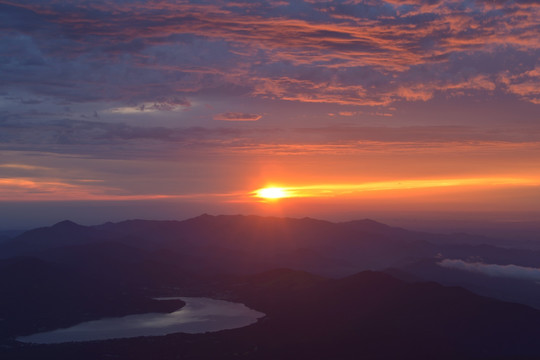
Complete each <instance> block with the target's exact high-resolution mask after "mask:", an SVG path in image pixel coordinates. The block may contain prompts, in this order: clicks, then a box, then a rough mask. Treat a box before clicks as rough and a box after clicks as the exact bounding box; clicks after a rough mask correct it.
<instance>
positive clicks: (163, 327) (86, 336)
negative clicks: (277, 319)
mask: <svg viewBox="0 0 540 360" xmlns="http://www.w3.org/2000/svg"><path fill="white" fill-rule="evenodd" d="M168 299H181V300H183V301H185V303H186V305H185V306H184V307H183V308H181V309H179V310H177V311H175V312H172V313H169V314H158V313H148V314H139V315H128V316H124V317H119V318H106V319H101V320H95V321H88V322H84V323H81V324H78V325H75V326H72V327H70V328H66V329H58V330H53V331H47V332H42V333H37V334H33V335H29V336H21V337H18V338H17V340H18V341H21V342H28V343H38V344H53V343H63V342H70V341H93V340H105V339H116V338H129V337H137V336H162V335H167V334H172V333H177V332H183V333H190V334H196V333H205V332H211V331H219V330H225V329H235V328H239V327H243V326H247V325H250V324H253V323H255V322H256V321H257V319H258V318H261V317H263V316H264V314H263V313H261V312H258V311H255V310H253V309H250V308H248V307H247V306H245V305H244V304H240V303H233V302H229V301H223V300H214V299H209V298H197V297H181V298H168Z"/></svg>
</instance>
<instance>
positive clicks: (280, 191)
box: [255, 187, 291, 199]
mask: <svg viewBox="0 0 540 360" xmlns="http://www.w3.org/2000/svg"><path fill="white" fill-rule="evenodd" d="M255 196H256V197H260V198H263V199H281V198H286V197H291V193H290V192H289V191H287V190H285V189H284V188H280V187H267V188H262V189H259V190H257V191H255Z"/></svg>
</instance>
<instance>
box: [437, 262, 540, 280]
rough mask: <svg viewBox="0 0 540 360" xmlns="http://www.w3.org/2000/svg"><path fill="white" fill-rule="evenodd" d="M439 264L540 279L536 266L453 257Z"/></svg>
mask: <svg viewBox="0 0 540 360" xmlns="http://www.w3.org/2000/svg"><path fill="white" fill-rule="evenodd" d="M437 264H438V265H439V266H442V267H445V268H451V269H458V270H463V271H470V272H474V273H479V274H484V275H488V276H494V277H506V278H517V279H525V280H534V281H540V268H534V267H526V266H518V265H512V264H510V265H498V264H485V263H482V262H466V261H463V260H451V259H444V260H442V261H440V262H439V263H437Z"/></svg>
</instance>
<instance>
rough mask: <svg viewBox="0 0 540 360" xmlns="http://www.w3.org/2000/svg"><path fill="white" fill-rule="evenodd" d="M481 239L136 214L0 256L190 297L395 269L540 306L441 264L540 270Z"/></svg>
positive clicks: (35, 233)
mask: <svg viewBox="0 0 540 360" xmlns="http://www.w3.org/2000/svg"><path fill="white" fill-rule="evenodd" d="M454 236H456V238H454ZM481 241H488V242H489V239H487V238H485V237H481V236H480V237H475V236H474V235H467V234H459V235H444V234H431V233H424V232H417V231H409V230H406V229H402V228H396V227H391V226H387V225H385V224H381V223H378V222H376V221H373V220H368V219H365V220H358V221H349V222H342V223H332V222H328V221H323V220H316V219H311V218H303V219H292V218H278V217H260V216H242V215H234V216H224V215H221V216H211V215H206V214H205V215H201V216H198V217H195V218H192V219H188V220H185V221H149V220H128V221H123V222H119V223H110V222H109V223H106V224H103V225H98V226H82V225H78V224H75V223H73V222H71V221H63V222H60V223H58V224H55V225H53V226H51V227H45V228H39V229H34V230H30V231H27V232H25V233H23V234H21V235H19V236H17V237H15V238H13V239H11V240H8V241H6V242H4V243H2V244H0V257H3V258H8V257H10V256H32V257H36V258H39V259H42V260H45V261H48V262H52V263H55V264H59V265H62V266H64V267H66V268H69V269H74V270H76V271H78V272H80V273H84V274H86V275H88V276H93V277H98V278H99V277H106V278H108V279H110V280H111V281H112V280H114V281H117V282H118V283H120V284H124V285H126V286H135V287H139V288H147V289H149V291H150V292H151V291H153V290H159V291H160V292H162V291H165V290H166V289H169V291H170V292H174V290H173V289H175V288H182V289H184V290H186V289H189V291H188V293H190V294H191V293H192V291H194V292H195V293H196V292H198V291H203V292H204V286H203V288H202V289H201V288H200V286H199V284H205V283H207V282H208V281H213V282H219V281H222V280H224V279H226V278H227V277H229V276H235V275H246V274H254V273H257V272H262V271H266V270H270V269H275V268H291V269H295V270H304V271H309V272H311V273H315V274H318V275H323V276H332V277H340V276H346V275H350V274H354V273H356V272H358V271H363V270H386V269H390V268H391V269H396V270H395V271H400V272H401V273H400V275H399V277H400V278H403V279H405V278H409V279H417V280H418V281H422V280H424V281H437V282H440V283H442V284H446V285H459V286H463V287H466V288H467V289H469V290H471V291H474V292H476V293H479V294H482V295H486V296H490V297H495V298H498V299H501V300H508V301H516V302H520V303H524V304H527V305H531V306H535V307H539V308H540V300H538V299H540V297H539V296H540V290H539V289H538V288H539V287H538V286H537V285H536V283H534V282H531V281H528V282H527V281H520V280H519V279H496V278H493V277H488V276H486V275H474V274H471V273H470V272H464V271H459V270H455V269H453V270H452V269H442V268H441V267H440V266H438V265H437V262H439V261H440V260H442V259H445V258H447V259H461V260H469V259H475V260H474V261H482V262H484V263H488V264H501V265H506V264H514V265H520V266H525V267H535V268H536V267H540V251H532V250H524V249H511V248H502V247H496V246H493V245H488V244H477V243H478V242H481ZM467 242H470V243H474V244H469V243H467ZM396 274H397V273H396ZM193 289H197V290H193Z"/></svg>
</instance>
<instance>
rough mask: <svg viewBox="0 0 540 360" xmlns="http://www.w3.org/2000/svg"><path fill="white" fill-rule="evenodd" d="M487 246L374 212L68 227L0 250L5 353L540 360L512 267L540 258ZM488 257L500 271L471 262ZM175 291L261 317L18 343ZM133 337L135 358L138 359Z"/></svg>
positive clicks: (532, 308)
mask: <svg viewBox="0 0 540 360" xmlns="http://www.w3.org/2000/svg"><path fill="white" fill-rule="evenodd" d="M489 242H490V239H488V238H485V237H482V236H475V235H468V234H459V235H456V234H453V235H447V234H433V233H425V232H417V231H409V230H406V229H402V228H396V227H391V226H387V225H384V224H381V223H378V222H376V221H373V220H359V221H351V222H343V223H332V222H327V221H322V220H316V219H310V218H304V219H290V218H275V217H258V216H241V215H237V216H211V215H202V216H199V217H196V218H193V219H188V220H185V221H149V220H129V221H124V222H119V223H106V224H102V225H97V226H82V225H79V224H76V223H74V222H71V221H63V222H60V223H57V224H55V225H53V226H50V227H44V228H38V229H33V230H30V231H27V232H24V233H22V234H19V235H17V236H15V237H11V238H9V239H6V240H4V241H2V242H1V243H0V270H1V272H0V274H1V275H0V283H1V284H2V289H1V291H2V292H3V294H2V296H1V297H0V309H1V310H2V312H1V313H0V318H1V319H2V320H1V321H0V345H1V346H0V356H2V358H6V359H7V358H10V357H13V358H17V359H32V358H39V357H38V353H41V354H47V353H48V354H49V355H50V357H49V358H57V359H63V358H66V359H67V358H70V357H69V356H71V357H77V358H81V359H85V358H88V359H96V358H101V357H102V356H103V354H104V353H110V354H116V355H115V356H116V357H118V358H125V359H128V358H130V359H131V358H133V359H138V358H141V359H142V358H148V356H147V357H142V356H143V355H142V354H148V352H152V350H151V349H154V350H155V351H157V352H158V353H159V354H162V356H161V355H160V356H161V357H160V356H158V355H155V354H154V355H152V358H163V359H168V358H174V357H171V356H172V355H171V354H176V355H175V356H177V355H178V354H179V353H178V351H179V347H180V346H181V347H182V348H183V349H184V350H182V351H184V352H185V353H184V355H182V356H184V357H180V358H200V359H209V358H223V359H228V358H231V359H232V358H246V359H272V358H288V359H302V358H312V359H314V358H321V359H323V358H324V359H329V358H333V359H353V358H366V359H391V358H393V359H412V358H436V359H468V358H470V359H484V358H485V359H495V358H501V359H503V358H504V359H510V358H516V357H517V356H523V357H528V356H530V357H531V358H535V357H540V346H537V345H536V343H537V342H536V339H537V338H538V335H539V331H538V330H537V329H538V328H540V327H539V325H540V311H539V310H537V309H540V290H539V288H540V286H538V284H537V280H536V279H535V278H534V276H533V277H520V276H516V275H515V274H520V273H521V272H525V273H534V272H535V271H536V269H537V268H538V267H540V256H539V255H540V253H539V252H538V251H532V250H528V249H519V248H507V247H504V248H503V247H497V246H494V245H490V244H489ZM445 260H446V261H450V262H451V264H465V266H462V267H461V268H460V267H457V266H454V267H451V266H443V265H444V264H445V263H444V261H445ZM483 266H484V267H486V266H492V267H493V266H495V267H496V269H497V270H498V273H496V274H494V273H487V272H482V271H477V270H475V269H482V267H483ZM276 269H281V270H276ZM516 269H517V270H518V271H516ZM509 270H512V271H514V274H513V275H512V274H510V275H512V276H513V277H512V276H507V274H506V273H505V271H506V272H509ZM179 295H183V296H190V295H196V296H210V297H219V298H226V299H231V300H236V301H240V302H243V303H245V304H246V305H248V306H250V307H252V308H254V309H256V310H259V311H262V312H264V313H265V314H267V316H266V317H265V318H263V319H262V320H261V321H259V322H258V323H257V324H255V325H252V326H250V327H248V328H245V329H236V330H230V331H224V332H219V333H215V334H206V335H205V334H202V335H187V334H174V335H169V336H165V337H163V338H152V339H153V340H152V341H149V340H147V339H132V340H111V341H105V342H100V344H101V345H99V346H92V344H88V343H77V344H61V345H40V346H37V345H36V346H31V345H21V344H19V343H17V342H16V341H14V340H13V339H14V338H15V337H16V336H20V335H26V334H30V333H33V332H36V331H44V330H51V329H55V328H58V327H63V326H70V325H73V324H76V323H78V322H81V321H86V320H89V319H96V318H100V317H108V316H122V315H126V314H131V313H142V312H153V311H158V312H169V311H173V310H174V309H177V308H178V307H180V306H182V303H181V302H178V301H172V302H165V303H161V302H157V301H154V300H152V298H153V297H157V296H179ZM210 343H211V344H213V345H212V346H210V348H212V349H214V350H213V352H209V351H210V350H208V349H207V348H208V346H209V345H208V344H210ZM2 344H3V345H2ZM216 344H218V345H216ZM226 344H228V345H226ZM158 345H159V349H161V350H159V351H158V350H157V349H158V348H157V346H158ZM126 346H127V347H132V348H136V349H140V351H137V352H136V354H135V355H134V354H133V353H131V355H129V353H130V352H129V351H128V350H126V349H127V348H126ZM69 354H71V355H69ZM81 354H86V355H81ZM212 354H213V355H212ZM216 354H219V356H217V355H216ZM235 354H236V355H235ZM284 354H287V355H286V356H284ZM85 356H87V357H85ZM138 356H139V357H138Z"/></svg>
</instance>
